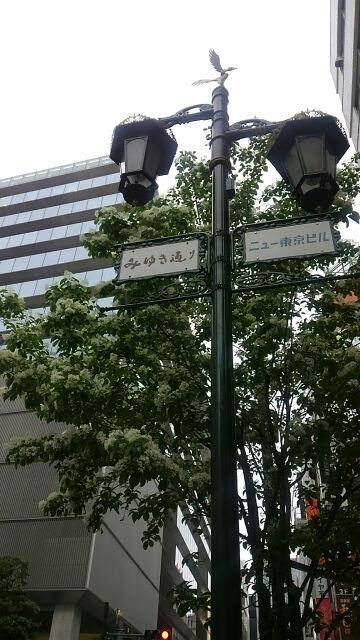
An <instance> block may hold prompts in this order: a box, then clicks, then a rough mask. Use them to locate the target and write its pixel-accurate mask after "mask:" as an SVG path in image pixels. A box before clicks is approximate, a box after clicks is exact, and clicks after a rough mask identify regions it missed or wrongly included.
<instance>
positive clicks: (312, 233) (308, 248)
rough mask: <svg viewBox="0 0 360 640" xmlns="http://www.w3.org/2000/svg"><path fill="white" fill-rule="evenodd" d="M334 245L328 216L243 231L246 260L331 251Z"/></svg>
mask: <svg viewBox="0 0 360 640" xmlns="http://www.w3.org/2000/svg"><path fill="white" fill-rule="evenodd" d="M335 251H336V246H335V242H334V237H333V233H332V229H331V223H330V221H329V220H323V221H321V222H308V223H304V224H293V225H286V226H285V225H284V226H281V227H273V228H263V229H259V230H258V231H245V262H247V263H250V262H267V261H271V260H281V259H286V258H296V257H299V258H300V257H305V256H310V255H319V254H324V253H334V252H335Z"/></svg>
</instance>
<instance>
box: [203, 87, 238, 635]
mask: <svg viewBox="0 0 360 640" xmlns="http://www.w3.org/2000/svg"><path fill="white" fill-rule="evenodd" d="M227 104H228V92H227V90H226V89H225V87H223V86H219V87H217V88H216V89H215V90H214V92H213V108H214V115H213V123H212V138H211V162H210V169H211V170H212V192H213V196H212V198H213V214H212V215H213V223H212V224H213V227H212V233H213V235H212V254H211V261H212V338H211V376H212V382H211V407H212V409H211V410H212V434H211V593H212V596H211V597H212V607H211V617H212V625H211V635H212V640H224V638H234V639H236V640H241V637H242V624H241V619H242V615H241V584H240V549H239V517H238V490H237V464H236V439H235V416H234V382H233V355H232V319H231V315H232V313H231V244H230V232H229V205H228V197H227V194H226V180H227V177H228V173H229V168H230V144H229V141H228V139H227V137H226V135H225V132H226V131H227V129H228V126H229V118H228V112H227Z"/></svg>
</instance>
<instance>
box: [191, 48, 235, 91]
mask: <svg viewBox="0 0 360 640" xmlns="http://www.w3.org/2000/svg"><path fill="white" fill-rule="evenodd" d="M209 59H210V62H211V64H212V66H213V67H214V69H215V71H218V73H220V76H219V77H218V78H211V79H210V80H195V82H193V85H194V86H196V87H197V86H199V85H201V84H206V83H207V82H217V83H218V85H220V86H223V85H224V82H225V80H226V79H227V78H228V76H229V71H234V70H235V69H237V67H227V68H226V69H224V68H223V67H222V66H221V62H220V57H219V55H218V54H217V53H216V51H214V49H210V51H209Z"/></svg>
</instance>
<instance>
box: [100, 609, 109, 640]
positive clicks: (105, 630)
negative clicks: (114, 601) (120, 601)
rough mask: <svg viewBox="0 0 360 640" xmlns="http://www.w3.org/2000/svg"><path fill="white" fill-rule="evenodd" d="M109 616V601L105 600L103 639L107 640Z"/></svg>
mask: <svg viewBox="0 0 360 640" xmlns="http://www.w3.org/2000/svg"><path fill="white" fill-rule="evenodd" d="M108 618H109V603H108V602H104V610H103V619H102V631H101V640H106V636H107V628H108Z"/></svg>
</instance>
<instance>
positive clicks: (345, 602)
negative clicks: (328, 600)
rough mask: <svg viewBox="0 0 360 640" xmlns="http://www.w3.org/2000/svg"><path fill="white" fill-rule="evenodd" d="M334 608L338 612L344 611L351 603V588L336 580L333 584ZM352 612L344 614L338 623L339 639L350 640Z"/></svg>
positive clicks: (352, 598)
mask: <svg viewBox="0 0 360 640" xmlns="http://www.w3.org/2000/svg"><path fill="white" fill-rule="evenodd" d="M335 594H336V609H337V612H338V613H345V612H346V611H347V609H348V608H349V607H351V605H352V604H353V601H354V597H353V590H352V588H351V587H349V586H348V585H346V584H342V583H341V582H337V583H336V584H335ZM351 623H352V613H351V612H350V613H349V615H348V616H347V615H345V616H344V618H343V619H342V621H341V622H340V625H339V630H340V637H341V640H352V635H351Z"/></svg>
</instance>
